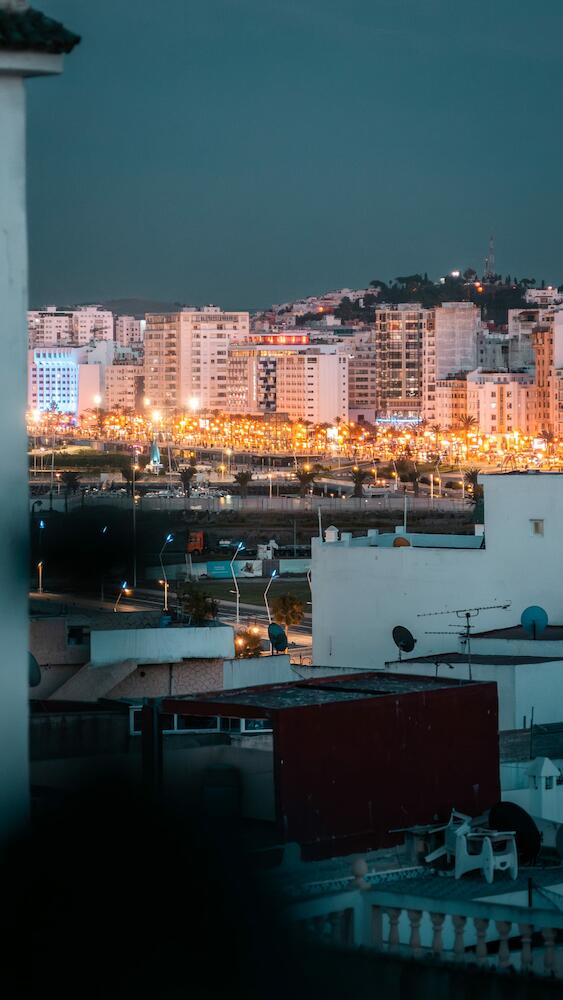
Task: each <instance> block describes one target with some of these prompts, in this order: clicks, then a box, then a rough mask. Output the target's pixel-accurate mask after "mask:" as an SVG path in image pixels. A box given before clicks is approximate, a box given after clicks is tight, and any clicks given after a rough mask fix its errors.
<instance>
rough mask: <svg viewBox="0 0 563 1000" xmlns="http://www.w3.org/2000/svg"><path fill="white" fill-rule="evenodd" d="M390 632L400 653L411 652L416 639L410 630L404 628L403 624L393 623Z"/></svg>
mask: <svg viewBox="0 0 563 1000" xmlns="http://www.w3.org/2000/svg"><path fill="white" fill-rule="evenodd" d="M391 634H392V636H393V642H394V643H395V645H396V646H398V648H399V652H400V653H412V651H413V649H414V647H415V646H416V639H415V638H414V636H413V634H412V632H409V630H408V628H404V626H403V625H395V628H394V629H393V632H392V633H391Z"/></svg>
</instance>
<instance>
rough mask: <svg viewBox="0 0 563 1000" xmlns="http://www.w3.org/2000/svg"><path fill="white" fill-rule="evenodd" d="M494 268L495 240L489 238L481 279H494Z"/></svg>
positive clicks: (492, 237)
mask: <svg viewBox="0 0 563 1000" xmlns="http://www.w3.org/2000/svg"><path fill="white" fill-rule="evenodd" d="M496 273H497V272H496V268H495V238H494V236H491V238H490V239H489V251H488V253H487V256H486V257H485V270H484V272H483V278H494V277H495V275H496Z"/></svg>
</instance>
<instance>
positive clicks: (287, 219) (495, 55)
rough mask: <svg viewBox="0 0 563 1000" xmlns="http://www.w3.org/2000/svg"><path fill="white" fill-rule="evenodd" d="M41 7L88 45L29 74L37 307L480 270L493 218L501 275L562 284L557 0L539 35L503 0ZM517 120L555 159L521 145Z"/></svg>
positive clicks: (284, 291) (237, 298)
mask: <svg viewBox="0 0 563 1000" xmlns="http://www.w3.org/2000/svg"><path fill="white" fill-rule="evenodd" d="M46 13H48V14H50V15H51V16H54V17H58V18H60V19H61V20H63V21H66V20H69V19H70V20H72V22H73V24H75V26H76V30H77V31H78V32H80V33H81V34H82V35H83V37H84V38H85V39H86V43H85V44H84V45H83V47H82V50H81V59H80V60H76V61H75V62H74V63H73V64H71V65H70V66H69V71H68V73H67V74H65V76H64V77H62V78H61V79H60V80H57V81H52V82H51V83H50V84H49V86H48V87H43V88H39V87H35V88H31V90H30V96H29V115H30V126H31V127H30V137H29V167H30V170H29V196H30V208H31V212H30V250H31V293H32V294H31V298H32V304H33V305H39V304H42V303H44V302H45V301H76V302H85V301H90V302H92V301H97V300H99V299H100V298H102V297H103V298H114V297H122V296H140V295H146V296H147V297H152V298H155V299H161V300H165V301H166V300H170V301H183V302H191V303H204V302H209V301H217V300H219V301H220V302H221V304H222V305H223V306H224V307H225V308H231V309H235V308H239V309H240V308H251V309H254V308H261V307H264V306H266V305H267V304H268V303H270V302H276V301H284V300H286V299H290V298H294V297H297V296H299V295H302V294H305V292H307V291H308V290H315V289H319V290H321V289H324V288H330V287H335V286H336V285H338V284H344V285H349V286H352V287H353V286H358V285H360V286H361V285H364V284H366V283H367V282H368V281H369V280H371V279H372V278H374V277H378V276H379V275H381V274H383V276H384V277H388V276H389V275H392V274H394V273H397V274H398V273H401V271H403V272H404V271H405V270H406V271H407V272H409V271H416V270H418V269H419V268H420V266H421V262H424V265H425V267H426V268H427V269H428V270H429V271H430V272H431V273H434V274H440V273H447V271H449V270H450V269H452V268H454V267H458V266H461V267H463V266H464V265H465V264H467V265H471V266H473V267H475V268H476V269H477V270H480V268H481V265H482V260H483V257H484V255H485V253H486V249H487V242H488V238H489V235H490V233H491V232H492V233H494V234H495V237H496V243H497V260H498V266H499V269H501V270H502V272H503V273H506V272H510V273H514V272H516V273H522V272H523V271H524V270H526V269H527V270H531V272H532V274H533V275H535V276H536V277H537V278H538V280H539V278H541V277H544V278H545V280H546V281H547V282H550V283H553V282H560V281H561V279H562V277H563V274H561V273H560V271H559V265H558V253H559V250H558V246H559V235H558V234H559V229H560V218H559V209H558V205H559V200H560V199H559V198H558V192H559V186H558V185H559V180H558V175H557V167H556V164H557V160H558V155H557V153H558V143H559V142H560V140H559V138H558V132H557V129H556V128H555V127H554V125H555V123H556V120H557V117H556V116H557V111H558V106H559V97H560V94H561V69H560V66H559V63H558V53H557V47H556V43H555V39H556V38H558V37H559V34H560V28H561V26H562V25H561V22H562V20H563V11H561V10H560V9H558V5H556V4H555V3H548V4H547V5H546V6H545V8H544V10H543V11H542V28H543V31H542V36H541V44H538V45H537V46H534V45H530V44H529V31H530V27H531V18H530V16H529V15H528V12H527V11H524V10H518V9H516V10H515V9H514V7H513V5H509V4H508V3H505V2H504V0H503V2H501V3H497V4H495V9H494V10H493V11H490V12H487V16H486V18H475V17H468V16H460V18H459V19H456V18H454V17H452V16H451V13H452V12H451V4H445V3H444V2H441V0H437V2H433V3H429V4H425V5H424V10H421V9H420V5H419V4H415V3H414V2H411V0H407V2H405V3H402V4H400V5H399V4H396V3H395V4H388V3H380V4H378V5H377V8H375V7H374V5H373V4H371V3H369V4H368V3H366V2H363V0H355V2H353V3H351V4H348V5H347V8H346V11H343V10H342V7H341V5H340V3H336V2H331V0H323V3H322V4H320V3H319V2H317V0H303V2H301V3H283V4H280V3H274V2H271V3H266V4H264V3H261V4H260V5H257V4H256V3H255V2H253V0H240V2H237V3H234V2H227V0H210V2H209V3H206V4H205V5H196V4H192V3H185V2H180V0H171V2H170V3H168V4H167V11H166V18H163V17H162V16H161V15H160V13H159V8H158V6H157V5H155V4H153V3H149V2H139V3H137V4H136V5H135V29H136V30H135V32H134V33H133V32H132V31H131V8H130V5H127V4H122V5H120V8H119V9H118V10H116V9H115V5H113V4H107V3H99V4H97V5H96V6H95V9H94V8H93V7H89V6H88V5H86V4H76V3H70V2H69V0H48V3H47V5H46ZM461 14H462V15H463V11H461ZM458 21H459V23H458ZM210 52H211V53H212V55H211V57H210ZM101 60H103V65H104V72H103V73H101V72H100V65H101ZM523 67H525V68H526V69H527V70H528V72H523ZM55 107H56V109H57V113H56V115H54V114H53V108H55ZM530 129H532V130H533V132H534V133H535V134H544V135H549V137H550V138H549V143H550V155H549V156H548V157H546V156H538V145H537V143H536V142H524V141H520V142H517V144H516V148H515V145H514V143H515V138H516V139H517V138H518V136H523V135H524V134H526V135H528V134H529V132H530ZM68 136H72V141H71V142H68V141H67V138H68ZM508 165H510V170H508V169H507V167H508ZM534 192H538V194H534ZM539 192H541V195H540V194H539ZM85 195H87V197H84V196H85ZM524 195H525V197H524ZM546 204H549V205H550V212H549V213H548V214H547V215H546V213H545V212H544V211H543V208H544V207H545V205H546ZM139 206H142V211H139ZM460 234H463V238H460ZM540 235H541V238H539V237H540ZM459 257H462V258H463V259H462V260H459V259H457V258H459Z"/></svg>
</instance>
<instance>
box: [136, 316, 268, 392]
mask: <svg viewBox="0 0 563 1000" xmlns="http://www.w3.org/2000/svg"><path fill="white" fill-rule="evenodd" d="M248 324H249V314H248V313H247V312H222V311H221V310H220V309H218V308H217V307H216V306H205V307H204V308H203V309H182V310H181V311H179V312H175V313H149V314H148V315H147V317H146V327H145V392H146V395H147V397H148V398H149V399H150V400H151V403H152V405H153V406H156V407H159V408H162V409H164V410H168V411H169V410H175V409H183V408H185V407H187V406H190V407H191V408H192V409H202V410H207V409H217V410H225V409H226V408H227V368H228V349H229V343H230V342H231V341H236V340H246V339H247V338H248Z"/></svg>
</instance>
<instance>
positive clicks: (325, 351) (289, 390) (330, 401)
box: [276, 346, 349, 424]
mask: <svg viewBox="0 0 563 1000" xmlns="http://www.w3.org/2000/svg"><path fill="white" fill-rule="evenodd" d="M348 354H349V351H348V350H347V349H346V348H342V347H319V346H317V347H312V348H303V349H302V350H297V351H292V352H291V353H288V354H285V355H283V356H281V357H279V358H278V359H277V372H276V409H277V411H278V412H280V413H287V415H288V417H289V418H290V420H308V421H310V422H311V423H314V424H321V423H329V424H334V423H336V421H337V420H342V421H346V420H347V419H348V361H349V358H348Z"/></svg>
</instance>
